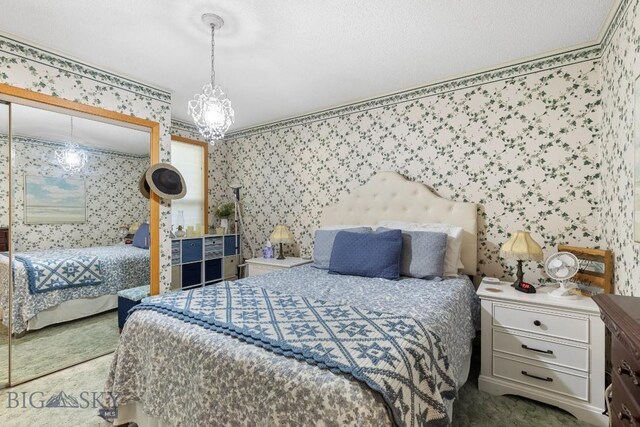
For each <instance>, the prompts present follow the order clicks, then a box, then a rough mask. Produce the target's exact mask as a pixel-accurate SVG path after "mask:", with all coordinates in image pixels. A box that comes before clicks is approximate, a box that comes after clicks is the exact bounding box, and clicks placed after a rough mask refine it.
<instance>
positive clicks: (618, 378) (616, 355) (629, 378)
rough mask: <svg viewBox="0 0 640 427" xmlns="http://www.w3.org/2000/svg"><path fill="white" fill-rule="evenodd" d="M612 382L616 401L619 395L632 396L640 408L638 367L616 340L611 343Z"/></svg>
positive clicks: (639, 368) (639, 425) (629, 353)
mask: <svg viewBox="0 0 640 427" xmlns="http://www.w3.org/2000/svg"><path fill="white" fill-rule="evenodd" d="M611 365H612V367H613V369H612V371H613V372H612V374H611V375H612V381H613V387H614V390H616V391H617V393H616V394H615V395H614V396H613V398H614V400H618V397H619V395H620V394H621V393H622V394H627V395H629V396H634V399H635V402H634V403H635V404H636V405H638V406H640V366H638V365H639V362H638V360H637V359H635V358H634V357H633V355H632V354H631V352H629V350H627V348H626V347H625V346H623V345H622V344H621V343H620V342H619V341H618V340H617V339H615V338H614V339H613V340H612V342H611ZM638 427H640V424H638Z"/></svg>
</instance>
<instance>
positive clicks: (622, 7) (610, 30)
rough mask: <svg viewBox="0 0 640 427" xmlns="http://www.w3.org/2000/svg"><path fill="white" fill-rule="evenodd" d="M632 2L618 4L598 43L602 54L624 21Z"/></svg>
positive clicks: (622, 0) (626, 1)
mask: <svg viewBox="0 0 640 427" xmlns="http://www.w3.org/2000/svg"><path fill="white" fill-rule="evenodd" d="M631 3H632V0H621V1H620V3H619V4H618V8H617V9H616V11H615V12H614V14H613V18H612V19H611V21H610V22H609V25H608V26H607V29H606V30H605V31H604V35H603V36H602V40H601V41H600V50H601V53H602V52H604V51H605V50H606V49H607V47H609V44H610V43H611V39H612V38H613V35H614V34H615V32H616V31H617V30H618V28H619V27H620V24H621V23H622V21H623V20H624V17H625V15H626V14H627V11H628V10H629V5H631Z"/></svg>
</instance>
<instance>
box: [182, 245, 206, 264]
mask: <svg viewBox="0 0 640 427" xmlns="http://www.w3.org/2000/svg"><path fill="white" fill-rule="evenodd" d="M194 261H202V239H185V240H183V241H182V263H183V264H184V263H187V262H194Z"/></svg>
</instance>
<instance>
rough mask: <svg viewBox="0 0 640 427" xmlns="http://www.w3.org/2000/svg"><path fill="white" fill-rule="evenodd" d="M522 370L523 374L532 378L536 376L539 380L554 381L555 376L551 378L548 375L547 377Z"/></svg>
mask: <svg viewBox="0 0 640 427" xmlns="http://www.w3.org/2000/svg"><path fill="white" fill-rule="evenodd" d="M520 372H521V373H522V375H524V376H526V377H531V378H535V379H537V380H541V381H547V382H551V381H553V378H550V377H546V378H545V377H539V376H537V375H533V374H530V373H528V372H527V371H520Z"/></svg>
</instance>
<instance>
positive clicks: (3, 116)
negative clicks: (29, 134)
mask: <svg viewBox="0 0 640 427" xmlns="http://www.w3.org/2000/svg"><path fill="white" fill-rule="evenodd" d="M9 108H10V106H9V104H6V103H3V102H2V101H0V313H1V314H2V322H0V387H3V386H6V385H8V383H9V328H8V323H9V312H10V308H9V291H10V287H9V283H10V281H11V277H10V275H11V271H10V269H8V268H6V267H8V265H9V264H8V262H1V261H2V260H3V259H4V260H6V261H8V259H9V252H8V251H9V206H10V198H9V194H10V191H9Z"/></svg>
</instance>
